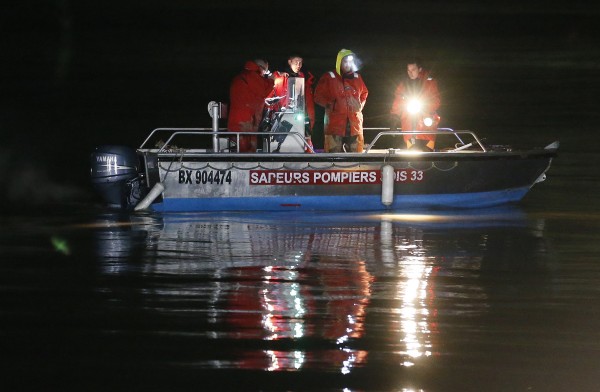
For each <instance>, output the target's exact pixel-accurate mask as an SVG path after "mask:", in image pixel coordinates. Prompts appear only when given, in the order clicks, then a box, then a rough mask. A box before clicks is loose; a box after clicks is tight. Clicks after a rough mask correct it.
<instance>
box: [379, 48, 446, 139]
mask: <svg viewBox="0 0 600 392" xmlns="http://www.w3.org/2000/svg"><path fill="white" fill-rule="evenodd" d="M406 73H407V75H406V77H405V78H404V80H402V81H401V82H400V84H398V87H397V88H396V91H395V93H394V102H393V104H392V109H391V111H390V113H391V117H392V124H391V126H390V128H391V129H392V130H395V129H396V127H397V125H398V123H400V125H401V127H402V130H403V131H435V130H436V129H437V126H438V124H439V122H440V117H439V115H438V114H437V110H438V108H439V107H440V93H439V91H438V85H437V81H436V80H435V79H433V78H432V77H431V76H430V75H429V73H428V72H426V71H425V70H423V66H422V65H421V61H420V60H419V59H416V58H415V59H410V60H408V61H407V64H406ZM404 140H405V142H406V147H407V148H412V147H413V146H419V143H418V142H417V141H418V140H423V142H421V144H424V146H421V147H422V148H423V149H425V150H433V149H434V147H435V135H414V136H411V135H405V136H404Z"/></svg>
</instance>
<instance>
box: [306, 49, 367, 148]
mask: <svg viewBox="0 0 600 392" xmlns="http://www.w3.org/2000/svg"><path fill="white" fill-rule="evenodd" d="M335 66H336V69H335V71H329V72H326V73H325V74H323V76H321V78H320V79H319V83H318V84H317V87H316V89H315V103H317V104H318V105H321V106H323V107H325V128H324V133H325V151H326V152H342V151H346V152H362V151H363V147H364V144H365V138H364V136H363V114H362V109H363V107H364V106H365V103H366V101H367V96H368V95H369V90H368V89H367V86H366V85H365V83H364V81H363V79H362V77H361V76H360V75H359V74H358V73H357V72H356V71H357V70H358V66H357V65H356V55H355V54H354V53H352V51H350V50H348V49H342V50H340V51H339V53H338V55H337V59H336V64H335Z"/></svg>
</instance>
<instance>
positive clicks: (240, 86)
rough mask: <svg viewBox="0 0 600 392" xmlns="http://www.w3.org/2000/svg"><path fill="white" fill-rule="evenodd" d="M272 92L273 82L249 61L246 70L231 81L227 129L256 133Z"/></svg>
mask: <svg viewBox="0 0 600 392" xmlns="http://www.w3.org/2000/svg"><path fill="white" fill-rule="evenodd" d="M272 90H273V80H272V79H269V78H265V77H264V76H262V74H261V69H260V67H259V66H258V64H256V63H255V62H254V61H247V62H246V64H245V65H244V70H243V71H242V72H241V73H240V74H238V75H237V76H235V77H234V78H233V80H232V81H231V86H230V88H229V115H228V119H227V128H228V129H229V130H230V131H233V132H256V131H257V130H258V125H259V124H260V121H261V119H262V113H263V108H264V106H265V98H267V97H268V96H269V94H270V93H271V91H272Z"/></svg>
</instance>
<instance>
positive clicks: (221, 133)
mask: <svg viewBox="0 0 600 392" xmlns="http://www.w3.org/2000/svg"><path fill="white" fill-rule="evenodd" d="M364 131H366V132H376V131H378V133H377V134H376V136H375V137H374V138H373V140H372V141H371V142H370V143H368V144H365V150H364V153H369V152H375V151H371V150H375V148H374V146H375V145H376V144H377V142H378V141H380V140H384V138H390V137H399V136H402V137H404V136H417V135H438V136H439V135H448V136H452V137H455V138H456V140H457V143H455V144H453V145H452V146H451V147H450V148H447V149H444V150H443V151H445V152H458V151H462V150H466V149H469V148H471V147H475V148H478V149H480V150H481V151H483V152H486V151H487V150H486V148H485V146H484V145H483V143H482V142H481V140H480V139H479V138H478V137H477V135H475V133H474V132H472V131H468V130H460V131H457V130H454V129H452V128H438V129H437V130H435V131H391V130H389V128H364ZM160 133H166V135H165V138H166V141H164V142H163V140H162V139H159V140H160V141H159V143H157V144H155V145H150V143H151V142H152V141H153V140H156V139H157V138H158V134H160ZM248 135H255V136H258V137H260V136H262V137H272V136H278V135H281V136H291V137H293V138H294V139H295V140H297V142H298V147H300V146H302V148H301V149H299V151H298V152H304V151H306V152H314V150H313V147H312V146H311V145H310V144H309V143H308V142H307V140H306V138H305V137H304V135H302V134H301V133H298V132H295V131H289V132H288V131H285V132H231V131H228V130H227V129H226V128H219V130H218V131H214V130H213V128H156V129H154V130H152V132H150V134H149V135H148V136H147V137H146V139H145V140H144V141H143V142H142V144H141V145H140V147H139V149H140V150H143V149H147V150H150V149H152V150H156V151H157V152H169V151H172V150H175V149H176V147H174V143H173V141H174V140H175V139H176V138H177V137H181V136H193V137H196V136H204V137H209V136H210V137H211V138H212V139H213V141H214V140H217V142H213V143H212V148H207V149H206V150H205V151H206V152H224V151H228V152H231V149H232V148H233V146H230V145H229V143H228V142H229V141H230V140H232V139H234V140H235V142H236V143H235V150H234V151H235V152H238V153H239V145H240V143H239V142H240V137H241V136H248ZM219 141H223V142H227V146H225V147H223V148H221V143H220V142H219ZM392 149H393V150H396V149H395V148H392ZM399 149H400V148H398V150H399ZM389 150H390V149H389V148H388V149H386V151H389ZM263 152H266V151H263Z"/></svg>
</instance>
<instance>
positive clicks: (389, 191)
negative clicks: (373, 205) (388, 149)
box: [381, 165, 394, 206]
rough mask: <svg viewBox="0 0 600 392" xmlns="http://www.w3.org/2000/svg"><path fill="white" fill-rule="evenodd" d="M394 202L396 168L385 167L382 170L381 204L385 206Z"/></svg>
mask: <svg viewBox="0 0 600 392" xmlns="http://www.w3.org/2000/svg"><path fill="white" fill-rule="evenodd" d="M393 202H394V167H393V166H391V165H385V166H383V167H382V168H381V203H382V204H383V205H384V206H389V205H392V203H393Z"/></svg>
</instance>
